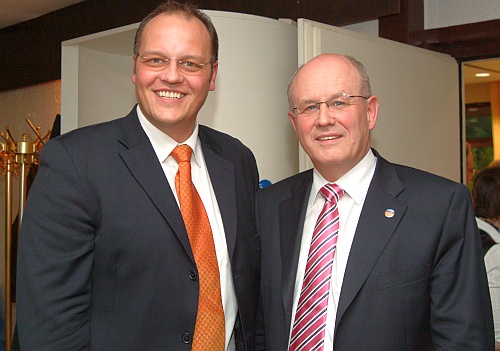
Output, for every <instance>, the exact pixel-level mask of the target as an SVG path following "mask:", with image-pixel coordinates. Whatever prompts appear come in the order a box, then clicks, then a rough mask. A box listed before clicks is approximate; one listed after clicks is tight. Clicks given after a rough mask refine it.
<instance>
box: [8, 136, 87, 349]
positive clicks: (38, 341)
mask: <svg viewBox="0 0 500 351" xmlns="http://www.w3.org/2000/svg"><path fill="white" fill-rule="evenodd" d="M83 184H84V182H83V181H82V179H81V175H80V174H79V170H78V168H77V167H75V162H74V159H73V158H72V157H71V155H70V154H69V153H68V152H67V150H66V149H65V147H64V145H63V144H62V143H61V142H60V141H59V140H58V139H54V140H51V141H50V142H49V143H47V144H46V145H45V146H44V148H43V150H42V154H41V162H40V168H39V171H38V174H37V176H36V178H35V181H34V183H33V186H32V188H31V189H30V193H29V196H28V200H27V204H26V210H25V212H24V217H23V222H22V226H21V233H20V237H19V252H18V271H17V326H18V333H19V341H20V346H21V349H22V350H27V351H30V350H38V351H43V350H47V351H49V350H50V351H53V350H67V351H69V350H86V349H89V306H90V287H91V281H90V272H91V268H92V260H93V245H94V228H93V223H92V220H91V216H90V212H89V199H88V190H87V189H85V186H84V185H83Z"/></svg>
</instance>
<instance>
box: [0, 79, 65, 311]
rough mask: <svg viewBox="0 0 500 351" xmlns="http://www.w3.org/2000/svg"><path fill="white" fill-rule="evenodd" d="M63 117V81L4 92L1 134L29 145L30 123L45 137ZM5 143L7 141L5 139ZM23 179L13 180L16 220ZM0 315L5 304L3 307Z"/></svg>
mask: <svg viewBox="0 0 500 351" xmlns="http://www.w3.org/2000/svg"><path fill="white" fill-rule="evenodd" d="M58 113H61V81H60V80H57V81H53V82H49V83H45V84H40V85H34V86H31V87H27V88H23V89H16V90H11V91H6V92H0V131H2V132H3V134H4V135H6V129H7V127H9V128H10V130H11V133H12V136H13V137H14V139H15V141H16V142H17V141H21V140H22V136H23V134H26V137H27V140H28V141H34V140H35V133H34V132H33V131H32V129H31V128H30V126H29V125H28V123H27V122H26V119H29V120H30V121H31V123H33V125H34V126H35V127H40V134H41V135H42V136H45V135H46V134H47V132H48V131H49V130H50V129H51V128H52V125H53V123H54V118H55V116H56V114H58ZM1 141H4V139H1ZM0 170H1V171H2V176H1V177H0V213H1V215H0V233H1V235H0V290H1V291H0V294H1V297H2V300H3V295H4V293H3V292H4V291H5V279H4V278H5V270H4V268H3V267H4V262H5V234H4V233H5V176H4V175H3V168H1V167H0ZM18 194H19V176H18V175H14V178H13V207H12V209H13V214H12V217H13V219H14V218H15V217H16V215H17V212H18V204H19V201H18V198H19V195H18ZM0 305H1V307H0V311H3V310H4V304H3V303H2V304H0Z"/></svg>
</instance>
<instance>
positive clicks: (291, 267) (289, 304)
mask: <svg viewBox="0 0 500 351" xmlns="http://www.w3.org/2000/svg"><path fill="white" fill-rule="evenodd" d="M311 186H312V171H308V172H306V173H303V175H302V176H301V178H300V181H299V182H297V183H295V184H294V185H293V186H292V188H291V196H290V197H289V198H287V199H285V200H284V201H282V202H281V203H280V204H279V221H280V247H281V260H282V270H283V273H282V298H283V308H284V311H285V314H286V318H285V320H286V323H287V325H286V327H287V330H290V324H291V315H292V309H293V294H294V289H295V280H296V277H297V265H298V261H299V253H300V245H301V242H302V230H303V228H304V219H305V215H306V210H307V202H308V199H309V193H310V191H311ZM297 204H302V205H301V206H297Z"/></svg>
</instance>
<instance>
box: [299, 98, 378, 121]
mask: <svg viewBox="0 0 500 351" xmlns="http://www.w3.org/2000/svg"><path fill="white" fill-rule="evenodd" d="M340 96H343V97H345V98H346V99H351V98H363V99H365V100H368V99H369V98H371V97H372V95H370V96H363V95H350V94H348V93H340V94H335V95H334V96H333V97H332V98H331V99H330V100H326V101H319V102H314V103H310V104H308V105H307V106H306V107H305V108H304V109H302V111H299V108H298V107H294V108H292V113H295V114H297V115H303V114H305V115H310V116H313V115H316V114H318V113H319V111H320V108H321V104H325V105H326V107H328V109H329V110H330V111H340V110H343V109H344V108H345V107H347V106H350V105H346V106H342V107H340V108H337V107H336V106H334V104H335V102H336V101H335V100H336V99H337V98H339V97H340ZM311 106H317V107H318V109H317V110H313V111H311V112H310V113H305V112H306V111H307V109H308V108H310V107H311ZM332 108H333V109H332ZM295 111H296V112H295Z"/></svg>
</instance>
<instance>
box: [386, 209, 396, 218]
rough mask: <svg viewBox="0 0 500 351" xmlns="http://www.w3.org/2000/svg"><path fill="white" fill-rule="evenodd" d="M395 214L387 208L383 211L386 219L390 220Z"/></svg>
mask: <svg viewBox="0 0 500 351" xmlns="http://www.w3.org/2000/svg"><path fill="white" fill-rule="evenodd" d="M395 214H396V212H394V210H393V209H392V208H388V209H387V210H385V216H386V217H387V218H392V217H394V215H395Z"/></svg>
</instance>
